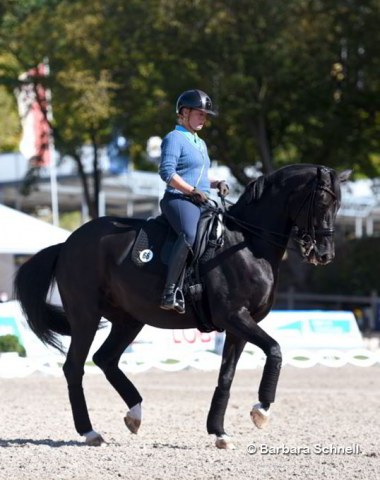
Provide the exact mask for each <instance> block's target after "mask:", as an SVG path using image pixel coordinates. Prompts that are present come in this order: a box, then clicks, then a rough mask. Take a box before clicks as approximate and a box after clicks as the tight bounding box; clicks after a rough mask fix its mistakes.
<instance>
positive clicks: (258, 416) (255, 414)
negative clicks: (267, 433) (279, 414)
mask: <svg viewBox="0 0 380 480" xmlns="http://www.w3.org/2000/svg"><path fill="white" fill-rule="evenodd" d="M250 415H251V420H252V422H253V423H254V424H255V425H256V427H257V428H265V427H266V426H267V425H268V423H269V415H270V412H269V410H265V409H264V408H263V406H262V404H261V403H256V405H254V406H253V407H252V410H251V412H250Z"/></svg>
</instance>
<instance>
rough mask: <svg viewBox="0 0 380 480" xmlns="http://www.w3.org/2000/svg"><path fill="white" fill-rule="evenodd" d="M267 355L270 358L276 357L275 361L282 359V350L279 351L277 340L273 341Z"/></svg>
mask: <svg viewBox="0 0 380 480" xmlns="http://www.w3.org/2000/svg"><path fill="white" fill-rule="evenodd" d="M267 356H268V357H270V358H272V359H277V361H280V363H281V361H282V352H281V347H280V345H279V344H278V343H277V342H274V343H273V344H272V345H271V346H270V348H269V351H268V353H267Z"/></svg>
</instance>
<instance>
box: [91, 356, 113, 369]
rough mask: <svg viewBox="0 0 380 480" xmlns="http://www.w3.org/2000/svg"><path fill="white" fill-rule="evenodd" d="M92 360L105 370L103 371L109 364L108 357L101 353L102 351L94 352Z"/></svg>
mask: <svg viewBox="0 0 380 480" xmlns="http://www.w3.org/2000/svg"><path fill="white" fill-rule="evenodd" d="M92 361H93V362H94V363H95V365H96V366H98V367H99V368H100V369H101V370H103V372H105V371H106V370H107V368H108V366H109V365H108V362H107V360H106V358H105V357H104V356H103V355H102V354H101V352H96V353H94V355H93V357H92Z"/></svg>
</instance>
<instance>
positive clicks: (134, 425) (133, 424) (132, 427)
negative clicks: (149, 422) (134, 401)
mask: <svg viewBox="0 0 380 480" xmlns="http://www.w3.org/2000/svg"><path fill="white" fill-rule="evenodd" d="M124 423H125V425H126V426H127V428H128V430H129V431H130V432H131V433H134V434H136V433H137V432H138V431H139V428H140V425H141V420H138V419H137V418H133V417H131V416H130V415H128V413H127V416H126V417H124Z"/></svg>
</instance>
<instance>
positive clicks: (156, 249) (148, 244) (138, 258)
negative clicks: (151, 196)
mask: <svg viewBox="0 0 380 480" xmlns="http://www.w3.org/2000/svg"><path fill="white" fill-rule="evenodd" d="M167 235H168V226H167V225H165V224H163V223H161V222H157V221H156V220H154V219H152V220H148V221H147V222H146V223H145V225H144V226H143V227H142V228H141V229H140V230H139V233H138V234H137V237H136V240H135V242H134V244H133V247H132V250H131V253H130V260H131V261H132V263H133V264H134V265H136V266H137V267H139V268H144V269H146V270H151V271H155V272H158V270H159V269H160V267H161V268H163V267H164V265H163V262H162V258H161V257H162V253H163V250H164V248H163V246H164V244H166V241H165V240H166V238H167ZM169 254H170V251H169V252H168V255H167V257H169Z"/></svg>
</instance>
